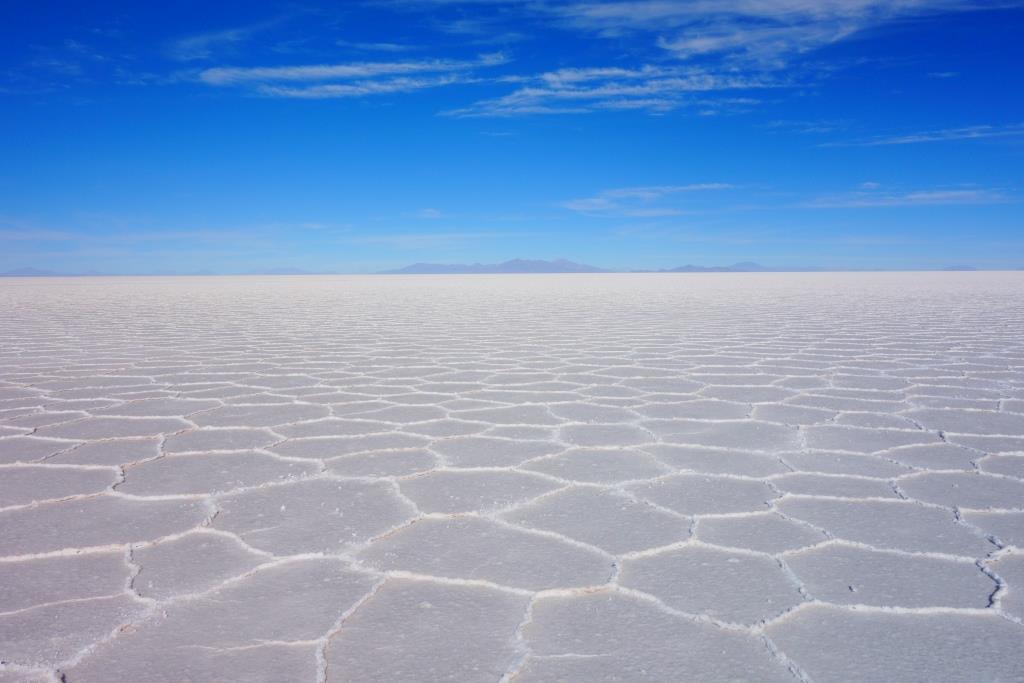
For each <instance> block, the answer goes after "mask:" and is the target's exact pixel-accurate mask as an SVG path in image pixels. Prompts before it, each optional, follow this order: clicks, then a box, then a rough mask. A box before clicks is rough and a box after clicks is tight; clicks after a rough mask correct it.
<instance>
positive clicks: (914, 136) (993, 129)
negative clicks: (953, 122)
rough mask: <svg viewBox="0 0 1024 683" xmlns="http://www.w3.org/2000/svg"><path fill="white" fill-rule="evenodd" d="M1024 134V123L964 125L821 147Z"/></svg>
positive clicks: (1008, 136)
mask: <svg viewBox="0 0 1024 683" xmlns="http://www.w3.org/2000/svg"><path fill="white" fill-rule="evenodd" d="M1019 136H1024V123H1017V124H1011V125H1007V126H992V125H980V126H963V127H961V128H944V129H941V130H926V131H920V132H916V133H905V134H903V135H888V136H878V137H872V138H867V139H864V140H854V141H849V142H828V143H823V144H822V145H820V146H821V147H881V146H886V145H915V144H920V143H925V142H952V141H957V140H983V139H986V138H1011V137H1019Z"/></svg>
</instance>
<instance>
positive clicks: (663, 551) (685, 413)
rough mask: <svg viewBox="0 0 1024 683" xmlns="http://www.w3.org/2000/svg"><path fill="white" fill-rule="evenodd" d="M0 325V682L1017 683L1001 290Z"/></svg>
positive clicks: (1023, 594) (488, 292)
mask: <svg viewBox="0 0 1024 683" xmlns="http://www.w3.org/2000/svg"><path fill="white" fill-rule="evenodd" d="M0 312H2V324H0V661H2V664H0V681H3V682H5V683H6V682H8V681H44V680H51V681H52V680H57V679H58V677H61V676H62V677H63V678H62V679H61V680H65V681H67V683H79V682H84V681H89V682H107V681H147V682H150V683H152V682H160V681H168V682H172V681H173V682H175V683H177V682H179V681H204V682H205V681H236V680H237V681H275V682H281V681H310V682H313V681H387V682H388V683H393V682H397V681H440V680H451V681H460V682H462V681H491V682H497V681H521V682H526V681H560V680H565V681H588V682H589V681H634V680H641V679H643V680H652V681H687V680H701V681H716V680H751V681H793V680H814V681H853V680H858V681H882V680H901V681H903V680H921V681H926V680H958V681H1020V680H1024V273H942V274H938V273H931V274H927V273H902V274H877V273H872V274H828V273H820V274H750V275H747V274H722V275H703V274H701V275H625V274H621V275H567V276H494V277H491V276H463V277H460V276H454V277H448V276H436V277H432V276H425V277H423V276H421V277H397V276H395V277H388V276H366V277H276V278H257V277H239V278H231V277H211V278H80V279H32V280H27V279H26V280H15V279H7V280H2V281H0Z"/></svg>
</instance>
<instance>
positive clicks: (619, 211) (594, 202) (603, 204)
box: [561, 183, 733, 218]
mask: <svg viewBox="0 0 1024 683" xmlns="http://www.w3.org/2000/svg"><path fill="white" fill-rule="evenodd" d="M732 187H733V186H732V185H729V184H726V183H694V184H690V185H650V186H645V187H622V188H616V189H611V190H604V191H602V192H599V193H598V194H596V195H594V196H592V197H583V198H580V199H570V200H569V201H565V202H562V203H561V206H562V208H565V209H569V210H570V211H575V212H577V213H581V214H585V215H591V216H628V217H634V218H658V217H664V216H678V215H680V214H682V213H684V211H683V209H681V208H680V207H678V206H677V205H666V204H663V203H658V202H659V200H664V199H666V198H670V197H672V196H674V195H681V194H688V193H694V192H706V191H713V190H727V189H731V188H732Z"/></svg>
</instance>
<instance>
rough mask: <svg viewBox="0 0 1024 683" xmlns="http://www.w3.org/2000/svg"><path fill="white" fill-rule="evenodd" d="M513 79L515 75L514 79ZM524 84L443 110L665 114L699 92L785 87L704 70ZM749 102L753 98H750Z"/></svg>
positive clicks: (546, 76) (601, 71)
mask: <svg viewBox="0 0 1024 683" xmlns="http://www.w3.org/2000/svg"><path fill="white" fill-rule="evenodd" d="M509 80H511V79H509ZM514 80H515V81H516V82H519V83H523V82H525V85H523V86H522V87H520V88H519V89H517V90H515V91H513V92H511V93H509V94H507V95H502V96H501V97H497V98H491V99H486V100H481V101H478V102H476V103H473V104H472V105H470V106H468V107H462V108H457V109H451V110H448V111H445V112H443V113H444V114H445V115H447V116H453V117H457V118H471V117H508V116H518V115H523V114H563V113H586V112H592V111H598V110H625V109H634V110H643V111H646V112H648V113H665V112H668V111H672V110H674V109H678V108H680V107H683V106H686V105H688V104H697V103H699V104H706V100H703V99H702V100H700V101H699V102H697V101H693V100H692V99H691V98H693V97H694V96H695V95H698V94H708V93H718V92H722V91H734V92H735V91H751V90H759V89H765V88H778V87H783V86H784V85H785V82H784V81H783V80H780V79H777V78H774V77H770V76H765V75H761V74H751V75H743V74H733V73H720V72H714V71H707V70H705V69H701V68H692V67H677V66H676V67H673V66H651V65H643V66H640V67H637V68H633V69H629V68H620V67H614V68H606V67H595V68H569V69H559V70H557V71H549V72H545V73H541V74H539V75H537V76H534V77H527V78H524V77H517V78H516V79H514ZM746 101H754V100H752V99H749V98H746Z"/></svg>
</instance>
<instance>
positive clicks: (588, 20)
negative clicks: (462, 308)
mask: <svg viewBox="0 0 1024 683" xmlns="http://www.w3.org/2000/svg"><path fill="white" fill-rule="evenodd" d="M406 4H411V5H416V4H419V5H426V6H432V5H439V4H441V5H463V6H465V7H466V9H470V8H472V7H474V6H475V7H480V6H486V5H492V6H494V5H498V6H503V7H504V9H505V11H506V12H510V13H512V14H513V15H515V16H524V15H525V16H529V17H530V18H531V19H533V20H535V21H538V22H540V23H541V24H542V25H546V26H548V27H549V28H556V29H563V30H569V31H574V32H583V33H589V34H593V35H597V36H599V37H605V38H610V39H620V38H622V37H623V36H626V35H638V36H641V37H643V36H647V37H648V39H649V40H650V44H651V46H652V47H653V48H655V49H657V50H659V51H660V52H661V55H662V56H665V57H668V58H670V59H674V60H676V66H675V67H673V66H667V67H650V66H644V67H638V68H635V69H630V68H620V67H612V68H602V67H595V68H588V69H576V70H563V72H565V71H577V72H579V74H581V75H582V76H583V78H578V79H572V78H567V77H565V76H571V75H572V74H560V73H559V72H550V73H546V74H540V75H539V76H536V77H534V79H533V80H534V82H532V83H528V84H527V85H525V86H524V87H521V88H520V89H518V90H515V91H513V92H511V93H509V94H507V95H504V96H501V97H497V98H490V99H484V100H480V101H478V102H475V103H473V104H471V105H469V106H465V107H459V108H454V109H450V110H448V111H446V112H443V113H445V114H447V115H450V116H456V117H510V116H522V115H531V114H575V113H587V112H594V111H602V110H604V111H607V110H625V109H632V110H639V111H644V112H647V113H651V114H662V113H665V112H669V111H672V110H675V109H679V108H681V107H684V106H687V105H689V104H699V105H700V108H699V110H698V111H700V112H701V113H717V112H718V111H724V110H727V109H728V107H725V108H723V107H716V106H714V103H713V102H712V101H709V100H705V101H703V102H701V103H693V102H690V101H689V100H688V98H687V93H690V92H693V91H718V90H751V89H755V88H765V87H780V86H784V85H787V84H790V85H802V84H805V83H802V82H801V81H803V80H806V79H802V78H801V77H800V75H799V72H798V71H794V70H793V68H792V66H793V63H794V62H795V61H796V60H797V59H799V58H800V57H801V56H803V55H806V54H808V53H811V52H814V51H816V50H819V49H821V48H823V47H825V46H827V45H831V44H834V43H837V42H840V41H843V40H846V39H849V38H850V37H852V36H855V35H857V34H859V33H862V32H864V31H867V30H870V29H877V28H879V27H882V26H884V25H887V24H892V23H895V22H900V21H906V20H911V19H915V18H924V17H927V16H930V15H935V14H941V13H950V12H966V11H972V10H980V9H993V8H997V7H1014V6H1019V5H1021V4H1024V3H1022V0H1002V1H1000V0H990V1H987V2H981V1H980V0H631V1H630V2H623V1H615V0H611V1H600V0H593V1H586V2H569V3H545V2H525V3H524V2H516V1H512V0H418V1H417V0H407V2H406ZM680 65H687V66H689V67H690V68H689V69H688V70H684V69H681V68H680ZM698 67H699V68H698ZM526 80H528V79H526ZM745 100H746V104H756V101H754V100H753V99H752V98H749V97H748V98H745Z"/></svg>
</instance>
